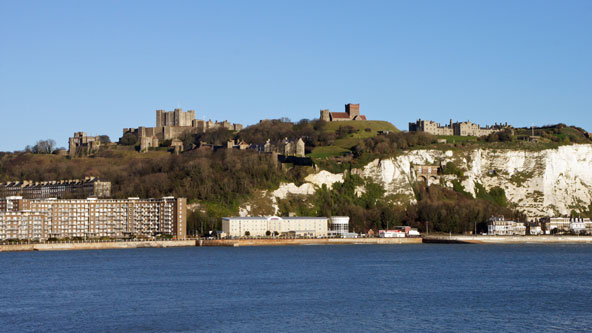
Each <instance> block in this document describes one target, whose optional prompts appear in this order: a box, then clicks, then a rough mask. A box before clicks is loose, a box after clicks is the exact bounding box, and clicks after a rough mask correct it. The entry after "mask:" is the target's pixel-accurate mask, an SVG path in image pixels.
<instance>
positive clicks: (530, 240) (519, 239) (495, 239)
mask: <svg viewBox="0 0 592 333" xmlns="http://www.w3.org/2000/svg"><path fill="white" fill-rule="evenodd" d="M423 242H424V243H448V244H450V243H454V244H574V243H579V244H592V236H550V235H548V236H464V235H452V236H447V235H437V236H424V237H423Z"/></svg>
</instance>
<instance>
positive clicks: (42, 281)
mask: <svg viewBox="0 0 592 333" xmlns="http://www.w3.org/2000/svg"><path fill="white" fill-rule="evenodd" d="M590 329H592V245H531V244H526V245H452V244H418V245H336V246H286V247H239V248H223V247H209V248H206V247H202V248H198V247H192V248H170V249H126V250H97V251H63V252H26V253H25V252H22V253H0V331H2V332H26V331H35V332H40V331H55V332H65V331H71V332H81V331H92V332H96V331H99V332H101V331H123V332H134V331H136V332H140V331H141V332H191V331H232V332H261V331H270V332H276V331H286V332H292V331H298V332H326V331H337V332H362V331H399V332H409V331H418V332H434V331H438V332H461V331H480V332H483V331H490V332H494V331H495V332H498V331H533V332H534V331H536V332H538V331H556V330H581V331H585V330H590Z"/></svg>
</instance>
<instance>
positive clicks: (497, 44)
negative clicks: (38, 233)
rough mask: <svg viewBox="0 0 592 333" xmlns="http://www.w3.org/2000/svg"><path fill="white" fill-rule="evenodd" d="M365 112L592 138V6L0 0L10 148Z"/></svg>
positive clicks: (0, 94) (1, 121)
mask: <svg viewBox="0 0 592 333" xmlns="http://www.w3.org/2000/svg"><path fill="white" fill-rule="evenodd" d="M350 102H351V103H360V109H361V112H362V113H363V114H366V115H367V116H368V118H369V119H380V120H388V121H390V122H392V123H394V124H395V125H396V126H397V127H399V128H401V129H407V124H408V122H410V121H414V120H416V119H417V118H422V119H432V120H436V121H439V122H447V121H448V119H450V118H453V119H455V120H471V121H474V122H478V123H480V124H482V125H485V124H493V123H495V122H506V121H507V122H508V123H511V124H513V125H515V126H530V125H531V124H535V125H544V124H552V123H558V122H563V123H567V124H569V125H577V126H580V127H583V128H585V129H587V130H589V131H592V115H591V114H592V112H591V111H592V1H589V0H584V1H577V0H570V1H560V0H556V1H517V0H513V1H497V0H496V1H473V0H470V1H451V0H446V1H425V0H418V1H349V2H348V1H318V0H317V1H301V0H299V1H223V0H221V1H207V2H205V1H153V2H151V1H107V0H101V1H56V0H52V1H17V0H15V1H4V0H0V112H1V117H0V151H7V150H20V149H23V148H24V147H25V146H26V145H27V144H31V145H32V144H34V143H35V142H36V141H37V140H39V139H46V138H53V139H55V140H56V141H57V143H58V145H59V146H64V147H65V146H67V138H68V137H69V136H71V135H72V134H73V133H74V132H75V131H85V132H87V133H90V134H107V135H109V136H110V137H111V139H112V140H113V141H115V140H117V139H118V138H119V137H120V136H121V131H122V129H123V128H124V127H138V126H154V124H155V114H154V111H155V110H156V109H166V110H172V109H173V108H175V107H178V106H179V107H181V108H183V109H184V110H187V109H195V110H196V114H197V117H198V118H200V119H201V118H205V119H212V120H224V119H227V120H229V121H232V122H239V123H243V124H245V125H249V124H254V123H256V122H258V121H259V120H260V119H264V118H280V117H289V118H290V119H292V120H299V119H301V118H317V117H318V116H319V110H320V109H325V108H329V109H331V110H332V111H343V110H344V104H346V103H350Z"/></svg>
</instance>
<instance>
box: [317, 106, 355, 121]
mask: <svg viewBox="0 0 592 333" xmlns="http://www.w3.org/2000/svg"><path fill="white" fill-rule="evenodd" d="M321 119H322V120H324V121H349V120H366V116H364V115H361V114H360V104H346V105H345V112H331V111H329V110H321Z"/></svg>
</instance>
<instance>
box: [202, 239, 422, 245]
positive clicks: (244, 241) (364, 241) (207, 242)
mask: <svg viewBox="0 0 592 333" xmlns="http://www.w3.org/2000/svg"><path fill="white" fill-rule="evenodd" d="M421 243H422V240H421V238H419V237H418V238H310V239H309V238H289V239H282V238H275V239H269V238H262V239H212V240H207V239H204V240H199V241H198V242H197V245H198V246H235V247H236V246H284V245H346V244H421Z"/></svg>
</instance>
